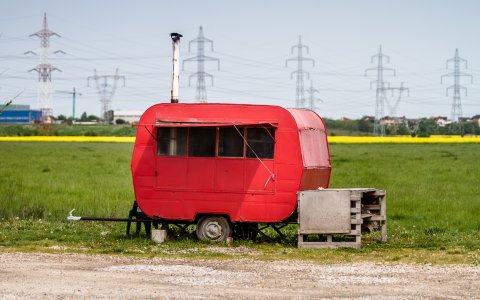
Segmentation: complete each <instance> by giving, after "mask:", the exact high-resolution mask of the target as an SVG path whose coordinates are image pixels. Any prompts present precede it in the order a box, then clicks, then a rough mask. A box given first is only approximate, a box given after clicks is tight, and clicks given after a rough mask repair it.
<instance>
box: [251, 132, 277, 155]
mask: <svg viewBox="0 0 480 300" xmlns="http://www.w3.org/2000/svg"><path fill="white" fill-rule="evenodd" d="M247 143H248V145H249V146H250V147H247V157H248V158H255V157H257V156H258V158H273V149H274V148H275V129H274V128H247ZM254 152H255V153H254ZM255 154H256V155H255Z"/></svg>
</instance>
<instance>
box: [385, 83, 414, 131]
mask: <svg viewBox="0 0 480 300" xmlns="http://www.w3.org/2000/svg"><path fill="white" fill-rule="evenodd" d="M388 89H389V90H391V91H392V97H393V94H394V92H395V91H398V96H397V98H396V99H395V101H394V102H393V103H391V102H390V100H389V99H386V100H387V101H386V102H387V107H388V114H389V116H390V117H391V118H392V119H393V133H394V134H395V133H396V132H397V108H398V105H399V104H400V101H401V100H402V95H403V92H405V91H407V94H408V95H409V96H410V89H409V88H406V87H404V86H403V82H402V83H400V86H399V87H390V88H388Z"/></svg>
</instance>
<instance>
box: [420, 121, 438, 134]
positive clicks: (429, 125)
mask: <svg viewBox="0 0 480 300" xmlns="http://www.w3.org/2000/svg"><path fill="white" fill-rule="evenodd" d="M436 127H437V123H435V120H434V119H422V120H420V123H419V124H418V130H417V136H420V137H429V136H430V135H432V134H435V133H436Z"/></svg>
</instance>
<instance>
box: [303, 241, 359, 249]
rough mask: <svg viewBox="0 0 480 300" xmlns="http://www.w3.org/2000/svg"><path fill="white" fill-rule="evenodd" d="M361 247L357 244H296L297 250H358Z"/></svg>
mask: <svg viewBox="0 0 480 300" xmlns="http://www.w3.org/2000/svg"><path fill="white" fill-rule="evenodd" d="M361 246H362V244H361V243H358V242H331V243H327V242H303V243H299V244H298V248H302V249H336V248H340V247H343V248H356V249H360V248H361Z"/></svg>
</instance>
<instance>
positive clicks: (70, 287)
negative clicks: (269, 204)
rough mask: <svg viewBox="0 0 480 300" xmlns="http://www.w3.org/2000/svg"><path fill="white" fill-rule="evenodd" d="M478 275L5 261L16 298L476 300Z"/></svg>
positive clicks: (72, 258)
mask: <svg viewBox="0 0 480 300" xmlns="http://www.w3.org/2000/svg"><path fill="white" fill-rule="evenodd" d="M478 278H480V267H478V266H460V265H454V266H430V265H406V264H386V265H385V264H373V263H361V264H332V265H325V264H316V263H311V262H304V261H260V260H255V259H251V258H249V259H222V260H198V259H178V258H175V257H173V256H172V258H167V259H165V258H151V259H145V258H135V257H125V256H111V255H83V254H73V253H65V254H35V253H34V254H32V253H0V295H1V298H2V299H4V298H6V299H9V298H12V299H18V298H28V299H32V298H35V299H37V298H40V297H41V298H82V299H83V298H109V299H111V298H121V299H125V298H147V299H148V298H168V299H172V298H182V299H185V298H188V299H191V298H262V299H264V298H271V299H288V298H363V299H370V298H389V299H418V298H450V299H466V298H471V299H474V298H477V297H478V295H480V283H479V281H478Z"/></svg>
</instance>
